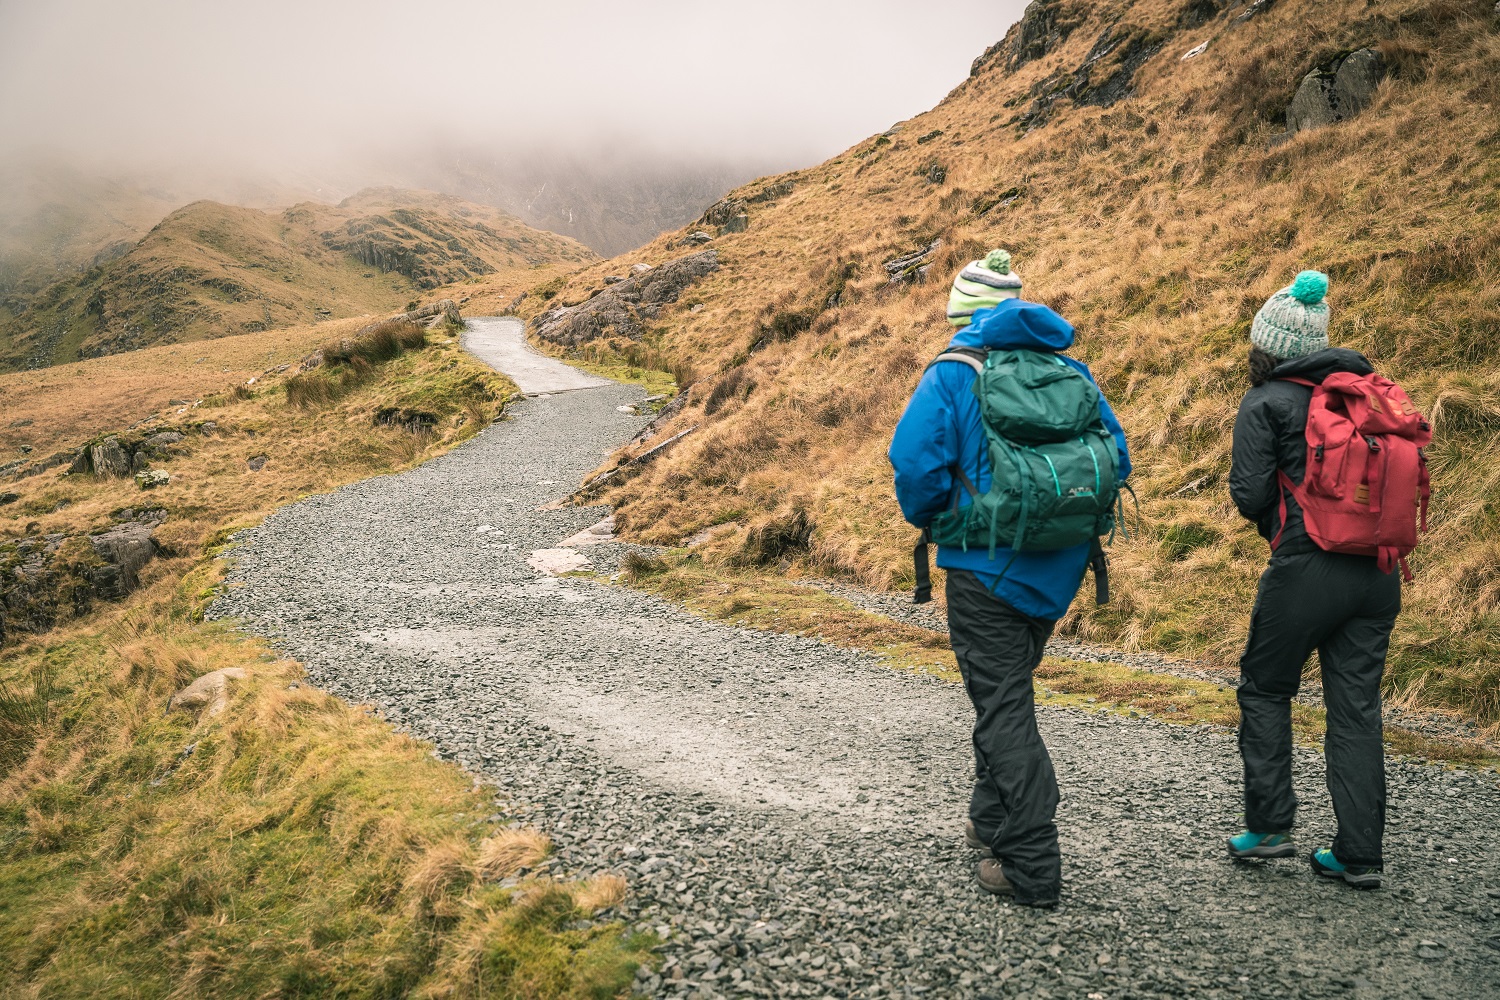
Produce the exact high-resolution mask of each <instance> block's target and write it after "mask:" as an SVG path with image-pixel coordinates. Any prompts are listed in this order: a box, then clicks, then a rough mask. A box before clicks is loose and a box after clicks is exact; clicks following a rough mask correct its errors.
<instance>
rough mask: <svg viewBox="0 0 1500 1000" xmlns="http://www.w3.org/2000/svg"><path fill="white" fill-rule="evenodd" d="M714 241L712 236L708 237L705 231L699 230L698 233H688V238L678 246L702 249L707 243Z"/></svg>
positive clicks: (685, 237) (683, 239)
mask: <svg viewBox="0 0 1500 1000" xmlns="http://www.w3.org/2000/svg"><path fill="white" fill-rule="evenodd" d="M713 241H714V238H713V237H712V236H710V235H708V234H707V233H705V232H704V231H703V230H701V229H699V230H697V231H696V232H692V233H688V234H687V235H686V236H684V237H683V238H682V239H681V240H680V241H679V242H678V245H679V246H685V247H686V246H697V247H701V246H702V245H703V244H705V243H712V242H713Z"/></svg>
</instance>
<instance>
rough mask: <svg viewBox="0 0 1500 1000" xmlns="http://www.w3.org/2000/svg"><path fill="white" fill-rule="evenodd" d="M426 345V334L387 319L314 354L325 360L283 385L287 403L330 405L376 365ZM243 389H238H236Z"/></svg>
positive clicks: (368, 375) (366, 378) (306, 406)
mask: <svg viewBox="0 0 1500 1000" xmlns="http://www.w3.org/2000/svg"><path fill="white" fill-rule="evenodd" d="M426 346H427V334H426V331H425V330H423V329H422V327H421V326H420V325H418V324H416V323H413V322H412V321H411V320H402V319H392V320H386V321H385V322H383V323H378V324H376V325H375V326H374V327H373V328H372V329H370V330H367V331H365V332H364V333H360V334H356V335H354V336H348V337H342V338H340V339H338V340H333V341H329V342H328V343H326V344H324V345H323V346H322V347H320V348H318V350H317V351H316V352H314V353H316V354H317V355H319V356H321V358H322V359H323V361H322V364H321V365H320V366H319V367H318V368H315V369H313V370H312V371H310V372H304V373H299V374H296V375H291V376H289V377H288V378H287V379H286V380H285V381H284V382H283V383H282V385H283V389H284V391H285V393H286V401H287V402H288V403H290V404H291V405H293V406H296V407H300V408H302V409H304V410H308V409H315V408H319V407H326V406H330V405H332V404H334V403H336V402H338V401H339V400H340V399H342V398H343V397H344V396H345V395H347V394H348V393H349V392H351V391H352V390H354V389H356V388H358V387H359V386H361V385H363V384H364V383H365V382H367V381H369V380H370V378H371V377H372V374H373V369H374V368H375V367H376V366H379V365H383V364H386V363H387V362H390V361H394V360H396V359H397V358H399V357H400V356H401V355H403V354H405V353H406V352H407V351H419V350H421V349H422V348H424V347H426ZM243 389H244V387H243V386H236V390H243Z"/></svg>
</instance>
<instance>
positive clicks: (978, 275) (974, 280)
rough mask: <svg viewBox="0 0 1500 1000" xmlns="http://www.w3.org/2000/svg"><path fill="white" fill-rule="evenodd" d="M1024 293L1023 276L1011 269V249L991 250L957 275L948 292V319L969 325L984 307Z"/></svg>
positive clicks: (960, 324)
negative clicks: (1022, 291) (1022, 290)
mask: <svg viewBox="0 0 1500 1000" xmlns="http://www.w3.org/2000/svg"><path fill="white" fill-rule="evenodd" d="M1020 297H1021V276H1020V275H1019V274H1017V273H1016V272H1014V271H1012V270H1011V269H1010V253H1009V252H1008V251H1005V250H991V251H990V252H989V253H988V254H986V255H985V258H984V260H974V261H970V262H969V265H968V266H967V267H965V268H964V269H963V270H962V271H960V272H958V277H956V278H954V279H953V291H952V292H950V293H949V295H948V322H949V323H952V324H953V325H954V326H968V325H969V322H970V321H971V320H972V319H973V318H974V314H975V313H976V312H978V311H979V310H981V309H989V308H990V307H992V306H998V305H999V304H1000V303H1001V302H1003V301H1005V300H1006V299H1016V298H1020Z"/></svg>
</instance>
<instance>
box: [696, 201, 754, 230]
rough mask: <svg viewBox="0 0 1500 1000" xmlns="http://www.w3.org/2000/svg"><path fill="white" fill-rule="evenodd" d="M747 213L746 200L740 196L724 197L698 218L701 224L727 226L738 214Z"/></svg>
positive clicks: (705, 225)
mask: <svg viewBox="0 0 1500 1000" xmlns="http://www.w3.org/2000/svg"><path fill="white" fill-rule="evenodd" d="M744 214H745V202H743V201H741V200H740V199H739V198H724V199H723V200H721V201H717V202H715V203H714V204H712V205H710V206H709V208H708V211H706V212H704V213H703V217H702V218H701V219H699V220H698V225H700V226H704V227H707V226H726V225H728V224H729V220H731V219H733V218H734V217H735V216H736V215H744Z"/></svg>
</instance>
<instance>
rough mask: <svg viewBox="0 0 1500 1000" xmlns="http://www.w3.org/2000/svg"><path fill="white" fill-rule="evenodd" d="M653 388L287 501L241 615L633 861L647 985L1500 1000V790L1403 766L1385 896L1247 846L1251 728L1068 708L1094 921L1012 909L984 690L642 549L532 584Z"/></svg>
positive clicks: (1081, 855)
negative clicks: (1244, 798) (987, 750)
mask: <svg viewBox="0 0 1500 1000" xmlns="http://www.w3.org/2000/svg"><path fill="white" fill-rule="evenodd" d="M642 396H643V393H642V391H641V390H639V389H638V388H635V387H630V386H619V385H610V386H606V387H602V388H596V389H587V390H576V391H571V392H562V393H557V394H554V395H547V396H539V397H536V398H532V399H528V400H525V401H523V402H521V403H518V404H517V405H515V406H513V407H512V408H511V409H510V411H509V412H510V414H511V417H510V419H508V420H507V421H505V422H503V423H500V424H497V425H495V426H493V427H491V428H489V429H488V430H486V431H485V432H484V433H482V434H480V435H479V436H477V437H476V438H474V439H473V440H471V441H470V442H468V443H467V444H465V445H464V446H462V447H460V448H458V449H456V450H455V451H453V452H451V453H449V454H447V455H444V456H442V457H440V458H437V459H435V460H433V461H431V462H428V463H427V464H425V465H423V466H421V467H419V468H416V469H413V470H411V471H409V472H406V473H403V474H401V475H397V476H387V477H383V478H379V479H372V480H368V481H365V482H362V483H356V484H354V485H351V486H348V487H345V488H343V489H340V490H338V491H336V492H334V493H330V494H326V495H322V496H315V497H309V498H308V499H306V500H303V501H300V502H298V503H295V504H292V505H290V506H288V507H285V508H282V509H281V510H279V511H277V512H276V513H275V514H273V515H272V516H271V517H269V518H268V519H267V520H266V521H265V522H264V523H263V524H262V525H261V526H260V527H258V528H255V529H253V530H250V531H246V532H242V533H241V534H240V535H239V536H238V541H239V542H240V544H239V546H238V548H237V549H236V550H235V551H234V553H233V557H234V559H235V560H236V562H235V566H234V569H233V572H232V574H231V577H230V580H231V583H232V584H235V586H231V587H229V588H227V590H226V592H225V594H224V596H223V597H222V598H220V600H219V601H218V602H217V603H216V604H215V605H214V608H213V612H212V613H213V614H214V615H215V616H216V617H228V616H237V617H239V618H240V619H241V620H242V621H243V623H244V625H245V626H246V627H247V628H249V629H252V630H254V631H255V632H258V633H260V634H263V635H268V636H271V637H273V638H274V639H276V640H277V641H278V642H279V644H280V645H281V646H282V647H283V648H284V649H285V650H286V651H287V652H288V653H289V654H291V655H293V656H296V657H297V658H299V659H301V660H302V661H303V662H304V663H305V664H306V665H307V669H308V672H309V675H310V677H311V679H312V680H313V681H314V682H315V683H317V684H319V685H320V686H322V687H323V688H325V689H326V690H328V691H331V692H333V693H334V694H337V695H339V696H341V697H344V698H347V699H349V700H351V701H355V702H360V703H369V704H372V705H375V706H376V707H377V708H378V709H379V710H380V711H381V712H382V713H383V714H384V716H385V718H387V719H388V720H390V721H391V722H392V723H393V724H394V725H396V726H397V727H399V728H401V729H403V730H405V731H407V732H409V733H411V734H412V735H414V736H416V737H418V738H420V739H423V740H428V741H430V742H431V743H432V745H433V747H434V752H435V753H436V754H438V755H439V756H441V757H443V758H444V759H447V760H451V761H454V762H456V763H458V764H460V765H462V766H463V767H465V768H467V769H469V770H470V771H472V772H473V773H474V774H475V775H476V777H477V778H479V779H480V780H483V781H485V782H487V783H491V784H492V785H493V787H494V790H495V803H496V811H497V812H499V813H503V814H505V815H506V816H507V817H509V818H512V819H514V820H515V821H518V822H523V823H526V824H530V825H532V826H535V827H536V828H538V829H540V830H542V831H544V832H546V833H547V834H548V835H549V836H551V837H552V839H553V841H554V843H555V844H556V845H557V854H556V857H555V859H554V860H553V861H552V863H551V864H550V867H549V870H550V872H551V873H552V874H553V875H559V876H573V875H589V874H593V873H598V872H604V871H615V872H620V873H621V874H624V875H625V876H626V878H627V880H628V882H629V884H630V894H629V896H628V898H627V899H626V901H625V902H624V903H623V904H622V905H621V907H620V908H619V909H618V910H617V911H616V912H615V913H613V914H606V915H605V916H613V917H617V918H620V919H623V920H624V921H626V922H627V923H628V924H631V925H634V926H638V927H642V928H652V929H655V930H656V932H657V933H659V934H661V935H662V936H663V937H664V938H666V944H665V946H664V949H663V959H664V960H663V964H662V966H661V968H660V969H656V970H647V971H644V972H643V973H642V974H641V975H638V976H637V977H636V980H635V985H634V990H635V992H636V993H637V994H640V995H645V996H669V997H683V996H703V997H719V996H726V997H749V996H755V997H824V996H837V997H844V996H862V997H916V996H921V997H945V998H946V997H954V998H979V997H1010V996H1028V997H1049V996H1050V997H1082V996H1089V995H1099V996H1102V997H1108V998H1124V997H1163V996H1193V997H1231V996H1233V997H1267V998H1270V997H1278V998H1280V997H1339V996H1358V997H1360V998H1364V997H1410V996H1431V997H1443V998H1450V997H1451V998H1457V997H1482V996H1496V995H1500V962H1497V961H1496V959H1495V956H1496V951H1495V942H1496V940H1497V935H1496V934H1495V931H1496V926H1495V924H1494V903H1493V902H1492V896H1493V892H1494V890H1495V887H1497V886H1500V852H1497V851H1496V850H1494V843H1493V839H1492V838H1493V831H1494V830H1496V829H1500V783H1497V777H1496V775H1494V774H1492V773H1488V772H1475V771H1458V770H1445V769H1443V768H1440V767H1435V766H1431V765H1425V764H1423V763H1421V762H1418V761H1410V760H1401V761H1393V762H1392V763H1391V764H1390V765H1389V768H1388V770H1389V784H1390V794H1389V806H1388V813H1389V820H1390V831H1389V834H1388V836H1387V842H1386V844H1387V876H1386V885H1387V887H1386V888H1385V889H1383V890H1381V891H1378V892H1368V893H1360V892H1356V891H1354V890H1351V889H1348V888H1346V887H1344V886H1342V885H1337V884H1330V883H1329V882H1327V881H1326V880H1321V879H1318V878H1317V877H1316V876H1314V875H1313V873H1312V872H1311V871H1310V869H1309V867H1308V865H1307V862H1306V860H1305V859H1298V860H1296V861H1282V862H1268V863H1257V864H1237V863H1235V862H1232V861H1230V860H1229V859H1228V858H1227V857H1226V856H1225V852H1224V845H1223V838H1224V836H1225V835H1226V834H1229V833H1233V832H1235V831H1237V830H1238V829H1239V828H1240V822H1241V817H1240V813H1241V805H1240V797H1239V775H1240V765H1239V759H1238V756H1237V753H1236V749H1235V741H1234V736H1233V735H1232V734H1227V733H1223V732H1219V731H1213V730H1207V729H1204V728H1188V727H1182V726H1174V725H1170V724H1166V723H1161V722H1157V721H1154V720H1152V719H1149V718H1121V717H1118V716H1114V715H1101V714H1092V713H1087V712H1082V711H1077V710H1072V709H1062V708H1050V707H1043V708H1042V709H1041V710H1040V711H1039V724H1040V726H1041V729H1042V732H1043V735H1044V736H1045V737H1046V739H1047V743H1048V745H1049V746H1050V747H1051V750H1052V754H1053V757H1054V760H1055V762H1056V767H1057V772H1058V777H1059V781H1060V783H1061V786H1062V803H1061V806H1060V807H1059V811H1058V826H1059V828H1060V830H1061V836H1062V846H1063V857H1064V887H1063V901H1062V905H1061V906H1060V907H1059V908H1058V909H1057V910H1054V911H1050V912H1049V911H1033V910H1029V909H1026V908H1023V907H1017V906H1014V905H1011V904H1008V903H1006V902H1005V901H1003V900H1000V899H996V898H994V897H991V896H989V895H987V894H985V893H983V892H982V891H980V890H979V889H978V888H977V886H976V884H975V881H974V864H975V861H976V858H975V856H974V855H973V853H972V852H970V851H968V850H967V849H965V847H964V845H963V837H962V822H963V819H964V812H965V809H966V805H967V796H968V790H969V783H970V782H971V781H972V777H973V764H972V760H971V759H970V756H969V727H970V725H971V720H972V710H971V708H970V707H969V704H968V702H967V700H966V699H965V697H964V694H963V691H962V689H961V688H960V687H958V686H957V685H952V684H947V683H944V682H942V681H939V680H937V679H934V678H930V677H923V676H918V675H914V674H907V673H903V672H899V671H895V670H892V669H890V668H888V667H885V666H883V665H881V664H880V663H879V662H878V661H877V660H876V659H875V658H873V657H871V656H868V655H865V654H862V653H860V652H856V651H851V650H844V649H838V648H835V647H832V646H829V645H826V644H824V643H821V642H819V641H817V640H813V639H808V638H804V637H799V636H783V635H775V634H770V633H762V632H753V631H745V630H739V629H735V628H733V627H730V626H727V625H724V624H719V623H714V622H707V621H704V620H702V619H699V618H696V617H694V616H692V615H690V614H688V613H687V612H685V611H683V610H680V609H678V608H675V607H673V606H671V605H669V604H666V603H664V602H662V601H660V600H658V599H656V598H654V597H651V596H650V595H646V594H642V593H639V592H636V591H632V590H629V589H626V588H624V587H618V586H612V585H610V584H608V583H606V582H604V580H603V577H606V576H607V575H608V573H609V572H610V569H611V567H612V566H614V565H616V564H617V562H618V559H619V558H620V556H621V554H623V553H624V552H625V551H627V550H628V548H629V547H628V546H625V545H622V544H621V543H618V542H613V541H607V542H601V543H599V544H597V545H593V546H590V548H589V559H590V560H591V561H592V562H593V563H594V564H595V566H596V568H597V569H598V572H599V574H600V577H599V578H586V577H562V578H557V577H547V576H544V575H543V574H541V573H539V572H538V571H536V570H534V569H532V568H531V567H529V566H528V565H527V559H528V557H529V556H530V555H531V554H532V553H534V552H536V551H537V550H542V549H548V548H555V547H557V546H558V544H559V542H560V541H561V540H563V539H566V538H568V537H569V536H572V535H575V534H576V533H578V532H579V531H582V530H583V529H585V528H587V527H588V526H589V525H592V524H595V523H597V522H599V521H600V520H601V518H603V517H605V516H607V514H608V511H607V510H605V509H603V508H600V507H588V508H581V507H569V506H558V505H557V504H556V501H557V500H558V499H559V498H562V497H565V496H567V495H568V493H569V492H570V491H571V489H572V488H573V486H574V484H576V483H578V482H579V481H580V480H581V479H582V477H583V476H584V475H585V474H587V473H588V472H590V471H592V470H593V469H594V468H595V467H596V466H597V464H598V460H599V456H600V455H601V454H602V453H603V451H604V450H605V449H606V448H609V447H612V446H614V445H616V444H618V443H620V442H623V441H625V440H628V439H629V438H630V437H631V435H633V434H634V433H635V432H636V431H638V430H639V429H640V428H641V427H642V426H643V425H644V423H645V419H644V418H641V417H636V416H632V415H629V414H626V413H622V412H620V411H619V409H618V407H620V406H622V405H625V404H629V403H636V402H639V401H640V400H641V397H642ZM481 527H488V529H489V530H487V531H480V530H478V529H479V528H481ZM1296 775H1297V788H1298V793H1299V796H1300V798H1301V799H1302V801H1303V803H1304V805H1303V809H1302V813H1301V825H1300V827H1299V829H1298V831H1297V836H1298V838H1299V845H1300V846H1301V847H1302V848H1303V850H1304V852H1305V851H1307V850H1310V849H1312V848H1316V847H1321V846H1324V845H1326V844H1327V843H1328V840H1329V838H1330V837H1331V835H1332V832H1333V817H1332V815H1331V812H1330V809H1329V806H1328V801H1327V793H1326V792H1325V790H1324V788H1323V780H1324V776H1323V764H1322V760H1321V757H1320V756H1319V755H1317V754H1316V753H1313V752H1310V751H1306V750H1301V749H1299V750H1298V751H1297V756H1296ZM1450 792H1452V794H1449V793H1450ZM1449 859H1452V860H1451V861H1450V860H1449ZM1434 943H1436V944H1438V947H1433V944H1434ZM1430 956H1433V957H1430Z"/></svg>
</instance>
